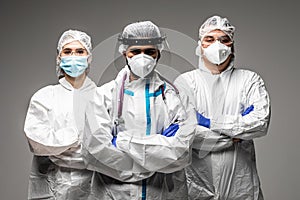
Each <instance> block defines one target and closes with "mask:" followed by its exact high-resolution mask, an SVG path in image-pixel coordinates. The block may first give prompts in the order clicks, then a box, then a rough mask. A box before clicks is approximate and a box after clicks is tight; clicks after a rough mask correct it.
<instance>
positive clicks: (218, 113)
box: [175, 58, 270, 200]
mask: <svg viewBox="0 0 300 200" xmlns="http://www.w3.org/2000/svg"><path fill="white" fill-rule="evenodd" d="M233 60H234V59H233V58H232V60H231V63H230V65H229V67H228V68H227V69H226V70H225V71H224V72H222V73H221V74H219V75H212V74H211V73H210V72H209V71H208V69H207V68H206V67H205V66H204V64H203V62H201V58H200V64H199V69H196V70H193V71H190V72H187V73H185V74H182V75H181V76H179V77H178V78H177V79H176V81H175V85H176V86H177V87H178V88H180V89H179V90H180V92H181V94H182V93H183V92H184V93H185V95H187V96H188V97H189V98H190V103H191V104H192V106H193V107H194V109H195V110H196V111H197V112H198V113H201V114H202V115H203V116H205V117H207V118H210V119H211V126H210V128H206V127H203V126H199V125H198V126H197V129H196V135H195V139H194V143H193V154H192V164H191V165H190V166H188V167H187V168H186V175H187V180H188V189H189V199H192V200H195V199H207V200H208V199H209V200H213V199H218V200H226V199H227V200H258V199H260V200H261V199H263V195H262V192H261V188H260V181H259V177H258V174H257V170H256V163H255V150H254V144H253V140H252V139H254V138H257V137H261V136H264V135H266V133H267V130H268V125H269V118H270V100H269V96H268V92H267V91H266V88H265V85H264V82H263V80H262V79H261V77H260V76H259V75H258V74H256V73H255V72H251V71H249V70H244V69H236V68H234V67H233V63H234V61H233ZM183 98H185V96H184V95H183ZM251 105H253V106H254V110H253V111H252V112H250V113H249V114H248V115H245V116H242V115H241V113H242V112H243V111H244V110H245V109H246V108H247V107H249V106H251ZM233 138H239V139H241V141H240V142H233Z"/></svg>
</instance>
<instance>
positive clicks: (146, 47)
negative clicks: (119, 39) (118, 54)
mask: <svg viewBox="0 0 300 200" xmlns="http://www.w3.org/2000/svg"><path fill="white" fill-rule="evenodd" d="M132 49H142V50H143V49H156V46H154V45H134V46H130V47H128V49H127V50H129V51H130V50H132Z"/></svg>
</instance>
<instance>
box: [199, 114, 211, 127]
mask: <svg viewBox="0 0 300 200" xmlns="http://www.w3.org/2000/svg"><path fill="white" fill-rule="evenodd" d="M196 113H197V121H198V125H200V126H204V127H206V128H210V119H209V118H206V117H204V116H203V115H201V114H200V113H198V112H196Z"/></svg>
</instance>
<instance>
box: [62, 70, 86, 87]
mask: <svg viewBox="0 0 300 200" xmlns="http://www.w3.org/2000/svg"><path fill="white" fill-rule="evenodd" d="M65 78H66V80H67V81H68V82H69V83H70V84H71V85H72V86H73V88H75V89H79V88H80V87H81V86H82V85H83V82H84V80H85V78H86V73H83V74H81V75H80V76H78V77H72V76H69V75H67V74H65Z"/></svg>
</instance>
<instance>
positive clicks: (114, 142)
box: [111, 136, 117, 147]
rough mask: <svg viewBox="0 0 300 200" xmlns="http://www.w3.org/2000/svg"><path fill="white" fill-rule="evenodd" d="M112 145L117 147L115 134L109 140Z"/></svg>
mask: <svg viewBox="0 0 300 200" xmlns="http://www.w3.org/2000/svg"><path fill="white" fill-rule="evenodd" d="M111 143H112V145H114V146H115V147H117V136H113V139H112V140H111Z"/></svg>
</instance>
